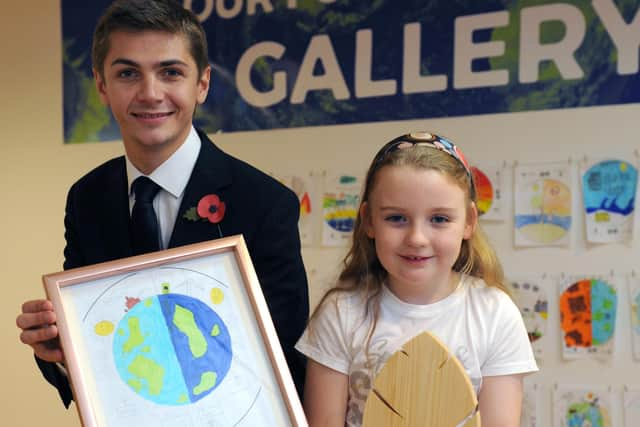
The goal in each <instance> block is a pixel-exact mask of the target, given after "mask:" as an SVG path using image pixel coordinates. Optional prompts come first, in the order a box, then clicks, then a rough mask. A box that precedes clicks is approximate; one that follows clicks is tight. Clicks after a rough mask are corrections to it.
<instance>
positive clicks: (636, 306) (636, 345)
mask: <svg viewBox="0 0 640 427" xmlns="http://www.w3.org/2000/svg"><path fill="white" fill-rule="evenodd" d="M629 302H630V306H631V307H630V308H631V316H630V317H631V349H632V352H633V359H634V360H636V361H640V279H638V278H637V277H636V276H635V274H634V275H633V277H631V278H630V280H629ZM638 425H640V424H638Z"/></svg>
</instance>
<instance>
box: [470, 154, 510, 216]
mask: <svg viewBox="0 0 640 427" xmlns="http://www.w3.org/2000/svg"><path fill="white" fill-rule="evenodd" d="M471 172H472V173H473V179H474V182H475V184H476V193H477V203H476V206H477V207H478V214H479V215H480V219H484V220H493V221H504V220H505V214H504V207H503V182H502V181H503V179H502V178H503V175H504V171H503V168H502V166H499V165H493V166H492V165H488V164H487V165H476V166H472V167H471Z"/></svg>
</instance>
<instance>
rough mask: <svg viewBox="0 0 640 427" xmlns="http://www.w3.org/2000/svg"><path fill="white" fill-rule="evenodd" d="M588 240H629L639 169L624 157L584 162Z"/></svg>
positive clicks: (583, 174)
mask: <svg viewBox="0 0 640 427" xmlns="http://www.w3.org/2000/svg"><path fill="white" fill-rule="evenodd" d="M581 175H582V197H583V200H584V214H585V227H586V232H587V241H589V242H593V243H610V242H623V241H630V240H631V237H632V234H633V219H634V213H635V209H634V203H635V197H636V187H637V183H638V171H637V169H636V167H634V166H633V165H632V164H631V163H629V162H625V161H623V160H602V161H588V160H586V161H585V162H583V164H582V168H581Z"/></svg>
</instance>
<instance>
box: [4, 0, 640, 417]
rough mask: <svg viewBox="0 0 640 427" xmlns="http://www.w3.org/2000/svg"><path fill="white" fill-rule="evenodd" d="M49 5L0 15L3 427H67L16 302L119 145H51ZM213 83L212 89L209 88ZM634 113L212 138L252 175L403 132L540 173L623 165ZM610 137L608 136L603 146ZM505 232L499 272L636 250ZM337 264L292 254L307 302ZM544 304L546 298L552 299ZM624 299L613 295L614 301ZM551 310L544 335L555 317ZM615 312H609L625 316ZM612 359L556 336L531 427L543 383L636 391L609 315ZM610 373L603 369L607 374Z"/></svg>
mask: <svg viewBox="0 0 640 427" xmlns="http://www.w3.org/2000/svg"><path fill="white" fill-rule="evenodd" d="M59 14H60V12H59V3H58V2H57V1H47V0H41V1H37V2H28V1H27V2H7V3H3V5H2V13H0V40H2V42H0V57H1V58H3V61H2V62H3V66H2V67H0V93H1V94H2V98H1V101H0V111H1V112H2V140H1V142H0V176H1V178H2V180H1V181H0V183H2V187H3V189H4V195H3V198H2V199H3V202H2V208H1V209H0V227H2V228H1V232H0V235H1V236H2V242H3V245H2V247H1V249H0V266H1V270H0V271H2V272H3V273H4V277H5V279H4V280H5V283H4V285H3V290H4V295H5V297H4V298H3V299H2V302H1V303H0V304H2V310H0V324H1V325H3V327H2V328H0V334H2V335H0V339H1V340H2V342H4V343H5V349H6V350H5V352H4V353H3V357H2V360H3V366H4V369H3V370H2V374H1V377H0V379H1V383H2V384H3V386H4V387H3V388H2V391H0V408H1V409H2V413H3V417H4V419H3V420H2V421H1V422H0V423H1V424H3V425H9V426H33V425H44V424H45V423H46V424H47V425H51V426H73V425H79V422H78V420H77V415H76V413H75V412H74V410H71V411H66V410H64V409H63V407H62V405H61V404H60V402H59V400H58V398H57V396H56V393H55V391H54V390H53V389H52V388H51V387H49V386H48V385H47V384H45V382H44V380H42V378H41V377H40V374H39V373H38V371H37V369H36V366H35V364H34V363H33V360H32V357H31V351H30V349H29V348H27V347H26V346H24V345H22V344H20V343H19V341H18V330H17V328H16V327H15V316H16V315H17V313H18V311H19V309H20V304H21V303H22V301H24V300H26V299H31V298H37V297H41V296H42V295H43V290H42V285H41V283H40V276H41V275H42V274H43V273H49V272H53V271H56V270H59V269H60V268H61V264H62V248H63V245H64V240H63V223H62V220H63V210H64V199H65V195H66V191H67V189H68V187H69V185H70V184H71V183H72V182H73V181H74V180H75V179H77V178H78V177H80V176H81V175H82V174H84V173H85V172H86V171H88V170H89V169H91V168H92V167H94V166H95V165H97V164H99V163H100V162H102V161H104V160H106V159H108V158H111V157H113V156H116V155H119V154H120V153H121V151H122V150H121V146H120V144H118V143H109V144H85V145H76V146H64V145H63V144H62V97H61V96H62V95H61V92H62V88H61V86H62V83H61V82H62V77H61V47H60V33H61V30H60V16H59ZM214 78H215V77H214ZM638 117H640V105H639V104H634V105H624V106H615V107H606V108H600V107H598V108H584V109H574V110H555V111H544V112H531V113H517V114H501V115H486V116H474V117H461V118H451V119H437V120H416V121H408V122H387V123H373V124H362V125H349V126H346V125H345V126H333V127H322V128H320V127H315V128H299V129H291V130H274V131H265V132H253V133H250V134H249V133H235V134H224V135H216V136H215V138H214V139H215V140H216V141H217V142H218V143H219V145H220V146H222V147H223V148H224V149H226V150H227V151H229V152H230V153H232V154H234V155H237V156H238V157H240V158H243V159H245V160H247V161H248V162H250V163H253V164H254V165H256V166H257V167H259V168H262V169H265V170H270V171H273V172H274V173H278V172H279V171H287V170H288V167H289V164H290V162H291V161H292V160H295V161H296V162H299V163H300V164H301V166H303V167H306V168H308V169H311V170H316V171H322V170H329V171H337V172H343V171H350V172H354V173H364V171H365V169H366V167H367V165H368V163H369V161H370V159H371V157H372V156H373V154H374V153H375V151H376V150H377V149H378V148H379V146H381V145H382V144H383V143H384V142H386V141H387V140H388V139H390V138H392V137H394V136H396V135H399V134H401V133H405V132H406V131H408V130H412V129H432V130H435V131H438V132H439V133H442V134H444V135H447V136H449V137H450V138H451V139H452V140H454V141H456V142H457V143H459V145H461V146H462V148H463V149H464V151H465V154H466V156H467V157H468V158H469V159H470V160H471V161H474V160H475V161H479V160H491V159H493V158H495V157H496V156H497V158H499V159H501V160H502V159H504V160H507V161H510V162H512V161H515V160H517V161H519V162H529V161H547V160H558V159H567V158H568V157H570V156H571V157H573V158H574V159H576V160H577V159H578V158H579V157H581V156H582V155H584V154H588V155H589V156H593V157H597V156H604V155H619V156H623V157H628V156H629V155H630V154H631V153H633V151H634V150H635V149H638V148H640V147H639V145H640V144H639V140H638ZM612 136H613V137H612ZM511 227H512V223H511V221H507V222H506V223H503V224H495V225H490V226H487V227H486V230H487V231H488V233H489V235H490V237H491V240H492V242H493V243H494V244H495V246H496V248H497V250H498V253H499V255H500V256H501V257H502V260H503V262H504V265H505V268H506V270H507V272H519V271H522V272H542V271H546V272H549V273H560V272H567V273H579V272H585V273H606V272H609V271H610V270H611V269H614V270H616V271H620V272H629V271H631V270H632V269H633V268H636V269H637V266H636V263H637V260H638V259H639V258H638V255H639V252H640V251H639V247H640V244H639V243H638V242H637V241H636V242H634V243H633V244H632V245H611V246H602V247H593V248H587V247H586V246H585V245H584V243H583V242H584V238H583V232H582V230H581V229H579V228H578V227H576V228H574V230H573V235H572V246H571V247H570V248H568V249H522V250H515V249H514V248H513V246H512V241H513V238H512V232H511V231H510V230H511ZM342 254H343V251H342V250H338V249H322V248H305V250H304V259H305V263H306V266H307V271H308V273H309V277H310V282H311V286H312V289H311V292H312V302H315V301H316V300H317V297H318V296H319V295H320V294H321V291H322V289H324V288H325V287H326V286H327V284H328V279H329V278H330V277H332V276H333V275H334V274H335V269H336V266H337V264H338V262H339V260H340V258H341V256H342ZM551 294H552V295H554V292H551ZM623 295H626V294H623ZM554 300H555V301H557V298H554V299H552V305H551V318H550V322H551V325H553V326H556V325H557V323H558V316H557V314H556V313H555V311H554V309H553V308H554V306H553V301H554ZM626 304H627V301H621V304H620V309H621V310H622V311H624V310H627V305H626ZM618 327H619V331H618V332H619V334H618V336H617V339H618V344H619V346H618V347H619V350H620V351H619V352H618V354H616V356H615V363H614V364H601V363H598V362H593V361H582V362H574V363H569V364H567V363H563V362H561V360H560V354H559V350H560V345H559V344H560V343H559V337H558V336H557V333H556V336H555V337H552V338H555V339H554V340H552V343H553V344H552V345H551V352H550V354H549V357H548V358H547V360H545V362H544V365H543V369H542V372H541V373H539V374H536V375H535V376H533V377H531V378H529V381H534V382H537V383H539V384H541V385H542V386H543V390H544V396H545V399H546V400H545V403H544V407H543V408H542V411H541V414H540V415H541V416H542V419H541V421H542V424H541V425H544V426H549V425H551V419H550V412H549V411H550V404H551V398H550V389H549V387H550V386H551V385H552V384H554V383H555V382H558V381H559V382H570V383H599V384H611V385H613V386H614V389H618V390H619V389H621V387H622V385H623V384H631V383H634V384H640V369H638V363H632V361H631V354H630V349H629V345H628V340H629V319H628V315H626V316H621V318H620V319H619V322H618ZM614 365H615V366H614Z"/></svg>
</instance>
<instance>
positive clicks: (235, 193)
mask: <svg viewBox="0 0 640 427" xmlns="http://www.w3.org/2000/svg"><path fill="white" fill-rule="evenodd" d="M198 134H199V135H200V139H201V140H202V147H201V149H200V154H199V156H198V159H197V161H196V164H195V167H194V169H193V172H192V173H191V178H190V179H189V183H188V184H187V187H186V189H185V193H184V198H183V200H182V205H181V207H180V210H179V211H178V216H177V219H176V223H175V226H174V229H173V234H172V235H171V240H170V243H169V246H170V247H176V246H182V245H187V244H190V243H197V242H202V241H206V240H211V239H216V238H218V237H219V232H218V227H217V226H216V225H214V224H211V223H209V222H208V221H207V222H205V221H198V222H193V221H189V220H187V219H184V218H182V216H183V214H184V212H185V211H186V210H188V209H189V208H191V207H194V206H197V205H198V201H199V200H200V199H201V198H202V197H203V196H205V195H208V194H217V195H218V196H219V197H220V199H221V200H222V201H224V202H225V204H226V213H225V215H224V218H223V220H222V222H220V228H221V230H222V233H223V235H224V236H231V235H234V234H243V235H244V239H245V241H246V243H247V247H248V249H249V253H250V255H251V259H252V262H253V264H254V267H255V270H256V273H257V275H258V278H259V280H260V285H261V287H262V291H263V293H264V297H265V299H266V301H267V305H268V306H269V311H270V312H271V317H272V319H273V323H274V324H275V327H276V330H277V332H278V336H279V338H280V342H281V345H282V348H283V350H284V353H285V357H286V359H287V362H288V365H289V369H290V371H291V374H292V376H293V379H294V382H295V384H296V387H297V389H298V393H299V394H300V395H301V391H302V386H303V383H304V372H305V360H304V357H303V356H302V355H300V353H298V352H297V351H296V350H295V349H294V347H293V346H294V345H295V343H296V340H297V339H298V337H299V336H300V335H301V334H302V331H303V330H304V328H305V325H306V322H307V316H308V312H309V303H308V290H307V278H306V274H305V271H304V266H303V263H302V257H301V254H300V238H299V235H298V227H297V223H298V216H299V214H300V206H299V203H298V199H297V197H296V195H295V194H294V193H293V192H292V191H290V190H288V189H287V188H286V187H284V186H283V185H282V184H280V183H278V182H277V181H276V180H274V179H273V178H271V177H269V176H268V175H266V174H264V173H262V172H260V171H259V170H257V169H255V168H253V167H252V166H249V165H248V164H246V163H244V162H242V161H240V160H238V159H235V158H233V157H231V156H230V155H228V154H226V153H224V152H223V151H222V150H220V149H219V148H218V147H216V146H215V145H214V144H213V143H212V142H211V141H210V140H209V138H207V136H206V135H205V134H204V133H202V132H200V131H199V132H198ZM126 175H127V174H126V167H125V159H124V157H119V158H116V159H112V160H110V161H108V162H106V163H104V164H103V165H101V166H99V167H97V168H96V169H94V170H93V171H91V172H89V173H88V174H87V175H85V176H84V177H82V178H81V179H80V180H79V181H78V182H76V183H75V184H74V185H73V186H72V187H71V189H70V190H69V194H68V197H67V207H66V213H65V239H66V247H65V250H64V255H65V261H64V268H65V270H66V269H69V268H74V267H81V266H85V265H90V264H95V263H99V262H104V261H110V260H114V259H119V258H124V257H127V256H131V255H132V250H131V242H130V234H129V198H128V194H127V176H126ZM36 359H37V358H36ZM37 362H38V365H39V366H40V369H41V370H42V372H43V374H44V376H45V378H46V379H47V381H49V382H50V383H51V384H53V385H54V386H56V387H57V388H58V391H59V393H60V397H61V398H62V400H63V402H64V403H65V405H66V406H68V405H69V403H70V402H71V399H72V394H71V389H70V387H69V383H68V381H67V378H66V377H65V376H64V374H61V373H60V370H59V369H58V367H57V366H55V364H52V363H48V362H44V361H42V360H39V359H37Z"/></svg>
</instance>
